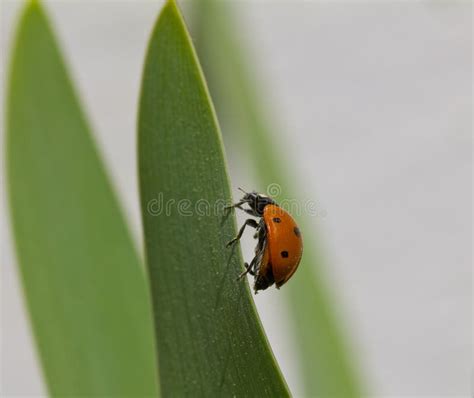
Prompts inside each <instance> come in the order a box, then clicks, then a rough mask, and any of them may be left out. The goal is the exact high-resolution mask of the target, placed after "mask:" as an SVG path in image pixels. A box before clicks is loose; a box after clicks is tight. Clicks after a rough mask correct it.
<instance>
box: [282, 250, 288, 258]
mask: <svg viewBox="0 0 474 398" xmlns="http://www.w3.org/2000/svg"><path fill="white" fill-rule="evenodd" d="M281 256H282V257H283V258H288V252H287V251H286V250H283V251H282V252H281Z"/></svg>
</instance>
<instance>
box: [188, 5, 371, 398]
mask: <svg viewBox="0 0 474 398" xmlns="http://www.w3.org/2000/svg"><path fill="white" fill-rule="evenodd" d="M194 5H195V7H194V9H193V11H194V14H193V15H194V17H195V19H194V20H193V24H194V26H195V27H196V29H195V31H194V32H193V33H194V37H195V38H196V43H197V49H198V52H199V55H200V56H201V59H202V62H203V66H204V70H205V72H206V74H207V76H208V79H209V85H210V89H211V92H212V94H213V96H214V97H215V98H216V99H217V102H216V103H217V105H218V106H217V112H218V114H219V115H221V116H222V118H221V119H222V123H223V125H224V126H225V131H226V132H227V135H225V136H224V138H225V140H226V142H227V141H228V142H231V143H236V144H237V145H240V149H241V151H240V153H243V154H245V155H248V156H247V157H245V156H244V158H245V161H246V162H249V163H251V164H253V165H254V166H255V170H256V172H257V178H258V181H259V183H260V184H259V186H260V188H261V190H264V189H265V188H266V187H268V186H269V185H270V184H275V183H278V184H279V185H280V186H281V187H282V192H281V195H280V196H279V197H278V200H285V199H290V198H291V199H294V198H296V197H297V195H298V189H297V187H295V185H294V183H293V182H292V181H293V180H292V178H291V167H290V165H287V164H286V163H285V162H284V161H283V159H284V156H283V152H282V151H281V150H280V148H278V143H277V142H276V140H275V137H274V134H273V132H272V128H271V127H270V124H269V123H268V118H266V117H265V116H266V115H264V112H263V110H262V109H263V106H262V101H263V100H264V97H263V96H262V95H261V92H260V91H258V90H259V87H258V84H255V83H256V82H255V79H254V76H253V75H252V73H251V71H249V69H248V67H247V65H246V62H247V61H246V59H247V58H246V54H245V52H244V47H245V43H242V41H241V40H240V38H239V36H238V33H237V31H236V30H235V29H233V28H234V24H233V18H232V15H231V4H230V3H226V2H222V1H216V0H203V1H200V2H196V3H195V4H194ZM298 222H299V224H300V226H301V228H302V231H303V236H304V237H305V249H304V255H303V259H302V261H301V264H300V265H299V268H298V271H297V272H296V273H295V275H294V276H293V277H292V279H291V281H290V282H289V283H288V284H287V285H285V286H284V288H282V293H283V292H285V293H287V294H288V302H289V304H290V313H291V316H292V318H293V323H292V325H293V330H294V334H295V336H296V342H295V345H296V346H297V347H298V348H299V351H300V352H299V353H300V358H301V369H302V371H303V381H304V383H305V386H304V387H305V390H306V393H307V394H308V396H317V397H326V396H331V397H347V398H350V397H359V396H362V395H363V393H362V392H361V391H362V388H361V383H360V381H359V379H358V373H357V370H356V368H355V367H354V362H353V358H352V355H351V351H350V347H349V344H348V343H347V341H346V339H345V337H346V336H345V335H344V332H343V329H342V326H341V325H342V322H341V320H340V319H339V318H338V317H337V314H336V308H337V306H336V305H335V300H334V297H335V293H333V292H331V291H330V290H329V289H328V287H327V285H326V283H325V282H326V280H327V278H326V275H325V267H327V264H326V263H325V259H324V257H323V255H322V253H323V250H322V248H321V246H320V244H319V242H318V239H317V237H316V238H315V237H314V235H315V234H314V228H313V227H312V226H311V225H310V224H309V223H308V222H307V220H305V219H304V218H300V219H299V220H298ZM312 232H313V233H312Z"/></svg>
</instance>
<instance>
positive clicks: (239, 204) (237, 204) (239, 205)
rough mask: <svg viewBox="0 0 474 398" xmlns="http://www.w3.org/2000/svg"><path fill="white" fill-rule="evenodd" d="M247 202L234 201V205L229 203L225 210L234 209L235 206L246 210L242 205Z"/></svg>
mask: <svg viewBox="0 0 474 398" xmlns="http://www.w3.org/2000/svg"><path fill="white" fill-rule="evenodd" d="M245 203H247V202H246V201H245V200H241V201H240V202H237V203H234V204H233V205H229V206H226V207H224V210H228V209H233V208H234V207H237V208H239V209H240V210H244V209H242V207H241V206H242V205H243V204H245Z"/></svg>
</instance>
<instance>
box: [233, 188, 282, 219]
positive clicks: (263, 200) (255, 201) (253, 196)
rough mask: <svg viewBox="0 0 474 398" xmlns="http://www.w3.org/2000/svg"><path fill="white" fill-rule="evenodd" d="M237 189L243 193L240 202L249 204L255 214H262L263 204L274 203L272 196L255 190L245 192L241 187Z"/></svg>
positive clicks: (259, 215)
mask: <svg viewBox="0 0 474 398" xmlns="http://www.w3.org/2000/svg"><path fill="white" fill-rule="evenodd" d="M239 189H240V190H241V191H242V192H244V194H245V195H244V197H243V198H242V202H245V203H247V204H248V205H249V207H250V208H251V209H252V211H253V213H254V215H255V216H258V217H261V216H263V209H264V208H265V206H266V205H273V204H275V201H274V200H273V199H272V198H270V197H268V196H267V195H264V194H263V193H258V192H255V191H252V192H245V191H244V190H243V189H241V188H239Z"/></svg>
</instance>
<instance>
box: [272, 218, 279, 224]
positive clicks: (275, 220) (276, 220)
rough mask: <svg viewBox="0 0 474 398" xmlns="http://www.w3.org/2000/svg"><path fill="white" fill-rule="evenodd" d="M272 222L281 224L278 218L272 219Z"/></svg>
mask: <svg viewBox="0 0 474 398" xmlns="http://www.w3.org/2000/svg"><path fill="white" fill-rule="evenodd" d="M273 222H276V223H281V220H280V219H279V218H278V217H275V218H274V219H273Z"/></svg>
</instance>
